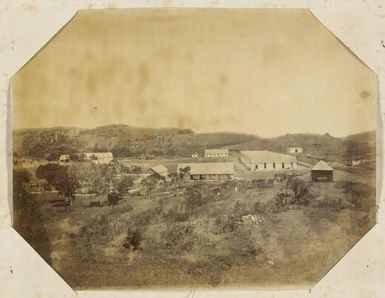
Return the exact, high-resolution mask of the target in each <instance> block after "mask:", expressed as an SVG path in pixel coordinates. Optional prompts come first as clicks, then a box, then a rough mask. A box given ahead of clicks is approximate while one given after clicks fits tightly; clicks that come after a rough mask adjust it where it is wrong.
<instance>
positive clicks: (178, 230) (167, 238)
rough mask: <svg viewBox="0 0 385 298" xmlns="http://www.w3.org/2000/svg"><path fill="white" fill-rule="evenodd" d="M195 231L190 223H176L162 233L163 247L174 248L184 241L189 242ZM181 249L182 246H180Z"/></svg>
mask: <svg viewBox="0 0 385 298" xmlns="http://www.w3.org/2000/svg"><path fill="white" fill-rule="evenodd" d="M194 230H195V227H194V225H192V224H191V223H177V224H173V225H171V226H170V228H169V229H167V230H166V231H164V232H163V233H162V238H163V239H164V242H165V245H166V246H168V247H175V246H178V245H180V244H183V243H184V242H186V241H191V239H190V238H191V236H192V234H193V232H194ZM181 247H183V245H181Z"/></svg>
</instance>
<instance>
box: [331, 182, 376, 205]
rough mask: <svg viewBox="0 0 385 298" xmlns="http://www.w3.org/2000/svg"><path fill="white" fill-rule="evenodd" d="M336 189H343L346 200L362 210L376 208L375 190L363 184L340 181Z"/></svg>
mask: <svg viewBox="0 0 385 298" xmlns="http://www.w3.org/2000/svg"><path fill="white" fill-rule="evenodd" d="M336 187H337V188H340V189H343V190H344V192H345V195H346V200H347V201H348V202H349V203H350V204H352V205H354V206H356V207H357V208H358V209H361V210H370V208H373V207H375V205H376V198H375V193H376V192H375V188H374V187H371V186H370V185H367V184H365V183H361V182H352V181H346V180H343V181H338V182H337V183H336Z"/></svg>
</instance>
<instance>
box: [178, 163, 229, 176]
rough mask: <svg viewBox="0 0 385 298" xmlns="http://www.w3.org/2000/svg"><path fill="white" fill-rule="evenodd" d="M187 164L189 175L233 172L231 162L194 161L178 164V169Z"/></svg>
mask: <svg viewBox="0 0 385 298" xmlns="http://www.w3.org/2000/svg"><path fill="white" fill-rule="evenodd" d="M187 166H189V167H190V168H191V171H190V173H191V175H200V174H234V163H233V162H194V163H188V164H178V172H179V169H181V168H185V167H187Z"/></svg>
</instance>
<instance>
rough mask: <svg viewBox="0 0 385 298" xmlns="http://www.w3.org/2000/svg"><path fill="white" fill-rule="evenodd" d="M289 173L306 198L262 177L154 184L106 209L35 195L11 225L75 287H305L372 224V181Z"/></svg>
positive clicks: (284, 183)
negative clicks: (149, 189)
mask: <svg viewBox="0 0 385 298" xmlns="http://www.w3.org/2000/svg"><path fill="white" fill-rule="evenodd" d="M153 162H154V161H147V163H153ZM157 162H158V161H155V163H157ZM163 162H164V161H163ZM174 163H175V162H174ZM298 174H300V175H301V176H298V177H297V179H298V180H296V181H302V182H301V183H300V184H301V185H302V187H303V188H304V189H307V190H308V191H309V195H308V197H307V198H306V200H302V198H299V199H294V195H293V193H292V190H291V185H292V183H293V181H290V180H288V179H284V178H283V179H274V177H273V175H269V174H268V173H265V176H261V174H258V175H259V176H250V177H243V178H244V179H236V180H231V181H223V182H199V181H198V182H191V181H179V180H176V181H172V182H164V183H159V184H157V185H156V186H155V188H154V189H153V190H152V192H151V195H143V194H140V195H139V194H137V195H126V196H125V197H124V198H123V200H121V201H120V202H119V204H118V205H116V206H102V207H89V203H90V202H91V201H92V200H95V199H96V198H93V197H77V198H76V199H75V203H74V205H73V206H71V207H69V206H67V205H66V204H64V202H63V198H62V197H58V196H57V194H54V193H42V194H40V195H36V196H35V197H33V198H32V199H31V200H30V202H29V203H28V207H27V208H24V209H23V210H22V211H23V212H24V213H23V214H24V216H16V218H17V219H18V220H17V221H16V224H15V227H16V229H17V230H18V231H19V232H20V233H21V234H22V236H24V237H25V238H27V239H28V241H29V242H30V243H31V245H32V246H33V247H35V248H36V249H37V250H38V252H39V253H40V254H41V255H42V256H43V257H44V258H45V259H46V260H47V262H49V263H50V264H51V265H52V266H53V268H54V269H55V270H56V271H57V272H58V273H59V274H60V275H61V276H62V277H63V278H64V279H65V280H66V281H67V282H68V283H69V284H70V285H71V286H72V287H75V288H110V287H131V288H138V287H149V288H153V287H161V288H163V287H177V288H190V287H212V286H221V287H232V286H252V287H256V286H259V287H273V286H284V287H299V286H308V285H312V284H314V283H316V282H317V281H319V280H320V278H321V277H322V276H323V275H324V274H326V273H327V271H328V270H330V268H331V267H332V266H333V265H334V264H335V263H336V262H337V261H338V260H339V259H340V258H341V257H342V256H343V255H344V254H345V253H346V252H347V251H348V250H349V249H350V248H351V247H352V246H353V245H354V244H355V243H356V242H357V241H358V240H359V239H360V238H361V237H362V236H363V235H364V234H365V233H366V232H367V231H368V230H369V229H370V228H371V227H372V226H373V225H374V223H375V189H374V187H373V185H374V184H373V183H372V182H373V179H374V177H372V178H371V179H369V178H368V177H362V176H360V175H359V174H357V173H346V172H342V171H341V172H338V173H336V175H335V178H336V181H335V182H333V183H311V182H310V181H309V177H308V170H306V169H302V170H301V171H298ZM238 178H239V177H238ZM246 178H247V179H246ZM27 221H28V222H27Z"/></svg>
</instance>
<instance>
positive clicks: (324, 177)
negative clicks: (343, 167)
mask: <svg viewBox="0 0 385 298" xmlns="http://www.w3.org/2000/svg"><path fill="white" fill-rule="evenodd" d="M311 180H312V181H314V182H332V181H333V169H332V168H331V167H330V166H329V165H328V164H327V163H326V162H324V161H323V160H321V161H319V162H318V163H317V164H316V165H315V166H314V167H313V168H312V169H311Z"/></svg>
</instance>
